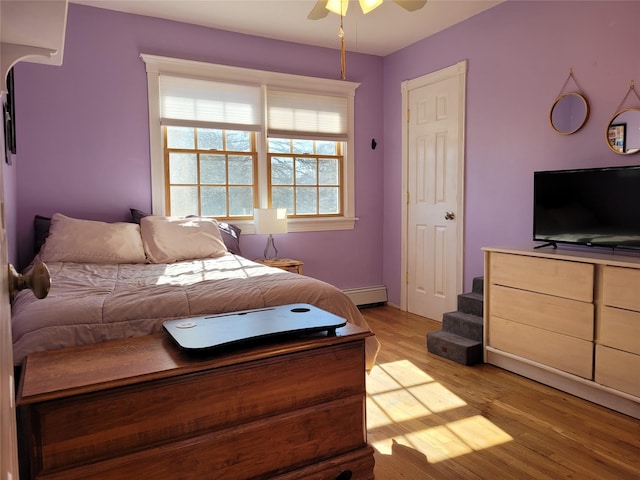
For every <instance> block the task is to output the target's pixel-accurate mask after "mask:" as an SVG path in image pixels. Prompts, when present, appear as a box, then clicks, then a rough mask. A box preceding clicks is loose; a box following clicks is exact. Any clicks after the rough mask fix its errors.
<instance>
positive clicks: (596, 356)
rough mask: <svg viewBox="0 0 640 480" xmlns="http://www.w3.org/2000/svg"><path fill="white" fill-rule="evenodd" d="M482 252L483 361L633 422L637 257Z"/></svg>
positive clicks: (638, 381) (639, 363)
mask: <svg viewBox="0 0 640 480" xmlns="http://www.w3.org/2000/svg"><path fill="white" fill-rule="evenodd" d="M483 250H484V252H485V272H484V275H485V278H484V282H485V301H484V309H485V311H484V327H485V328H484V335H485V339H484V344H485V361H486V362H487V363H492V364H494V365H498V366H500V367H502V368H505V369H507V370H510V371H513V372H516V373H518V374H520V375H523V376H526V377H529V378H532V379H534V380H537V381H539V382H542V383H545V384H547V385H550V386H553V387H555V388H558V389H560V390H564V391H567V392H569V393H571V394H574V395H576V396H579V397H582V398H585V399H588V400H590V401H593V402H595V403H598V404H601V405H604V406H606V407H608V408H611V409H614V410H617V411H620V412H622V413H625V414H627V415H631V416H633V417H635V418H640V375H639V374H638V372H640V257H639V256H625V255H620V254H609V253H598V252H589V251H584V250H572V249H561V248H558V249H555V250H554V249H551V248H544V249H538V250H536V249H533V248H532V247H531V248H497V247H496V248H494V247H492V248H484V249H483Z"/></svg>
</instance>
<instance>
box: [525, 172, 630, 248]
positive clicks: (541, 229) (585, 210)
mask: <svg viewBox="0 0 640 480" xmlns="http://www.w3.org/2000/svg"><path fill="white" fill-rule="evenodd" d="M533 175H534V177H533V178H534V182H533V185H534V214H533V239H534V240H535V241H541V242H548V243H551V244H553V245H555V244H556V243H573V244H580V245H590V246H602V247H611V248H634V249H640V166H633V167H611V168H591V169H581V170H555V171H545V172H534V174H533Z"/></svg>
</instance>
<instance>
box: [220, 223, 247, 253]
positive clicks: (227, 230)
mask: <svg viewBox="0 0 640 480" xmlns="http://www.w3.org/2000/svg"><path fill="white" fill-rule="evenodd" d="M218 229H220V234H221V235H222V241H223V242H224V244H225V246H226V247H227V250H229V251H230V252H231V253H235V254H236V255H242V252H241V251H240V233H242V230H240V227H238V226H236V225H233V224H231V223H227V222H218Z"/></svg>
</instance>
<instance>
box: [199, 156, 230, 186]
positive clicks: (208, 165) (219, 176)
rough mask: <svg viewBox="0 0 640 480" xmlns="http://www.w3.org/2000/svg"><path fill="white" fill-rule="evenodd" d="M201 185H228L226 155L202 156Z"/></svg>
mask: <svg viewBox="0 0 640 480" xmlns="http://www.w3.org/2000/svg"><path fill="white" fill-rule="evenodd" d="M200 183H208V184H217V185H224V184H225V183H227V162H226V158H225V156H224V155H200Z"/></svg>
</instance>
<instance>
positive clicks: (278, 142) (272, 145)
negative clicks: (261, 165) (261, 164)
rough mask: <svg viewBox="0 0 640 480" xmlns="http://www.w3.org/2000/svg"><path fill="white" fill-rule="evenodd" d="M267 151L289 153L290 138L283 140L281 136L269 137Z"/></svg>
mask: <svg viewBox="0 0 640 480" xmlns="http://www.w3.org/2000/svg"><path fill="white" fill-rule="evenodd" d="M269 152H270V153H291V140H288V139H287V140H284V139H282V138H270V139H269Z"/></svg>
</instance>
